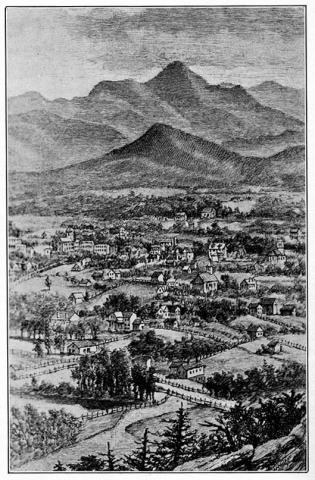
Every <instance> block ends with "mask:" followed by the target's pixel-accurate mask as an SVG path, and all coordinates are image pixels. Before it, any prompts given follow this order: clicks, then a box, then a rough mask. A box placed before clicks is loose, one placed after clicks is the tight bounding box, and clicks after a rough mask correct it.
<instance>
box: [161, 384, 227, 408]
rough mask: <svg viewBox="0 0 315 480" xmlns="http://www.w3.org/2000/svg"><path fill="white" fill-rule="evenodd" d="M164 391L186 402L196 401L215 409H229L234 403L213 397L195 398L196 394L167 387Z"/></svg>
mask: <svg viewBox="0 0 315 480" xmlns="http://www.w3.org/2000/svg"><path fill="white" fill-rule="evenodd" d="M166 393H167V394H168V395H172V396H175V397H179V398H182V399H183V400H187V401H188V402H191V403H197V404H198V405H204V406H207V407H212V408H215V409H217V410H223V411H229V410H230V409H231V406H232V405H234V402H231V403H230V404H228V403H227V402H224V401H222V400H215V399H207V400H206V399H204V398H200V397H199V398H197V397H196V396H192V395H186V394H184V393H180V392H177V391H176V390H172V389H170V388H168V389H167V390H166Z"/></svg>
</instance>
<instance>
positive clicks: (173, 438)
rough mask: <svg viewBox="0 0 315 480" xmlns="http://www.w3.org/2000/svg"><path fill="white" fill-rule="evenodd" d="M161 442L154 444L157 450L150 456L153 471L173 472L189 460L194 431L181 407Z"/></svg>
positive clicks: (194, 440)
mask: <svg viewBox="0 0 315 480" xmlns="http://www.w3.org/2000/svg"><path fill="white" fill-rule="evenodd" d="M162 436H163V437H164V438H163V440H161V441H160V442H155V443H156V445H157V449H156V451H155V453H154V455H153V456H152V462H153V465H154V470H174V468H176V467H177V466H178V465H180V464H181V463H184V462H185V461H187V460H190V459H191V457H192V455H193V452H194V450H195V447H196V441H197V435H196V431H192V430H191V427H190V422H189V419H188V413H187V412H185V411H184V408H183V405H181V407H180V409H179V410H178V412H177V418H176V419H174V420H172V421H171V422H170V426H169V427H167V428H166V430H165V431H164V432H163V434H162Z"/></svg>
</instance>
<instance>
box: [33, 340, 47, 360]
mask: <svg viewBox="0 0 315 480" xmlns="http://www.w3.org/2000/svg"><path fill="white" fill-rule="evenodd" d="M33 351H34V352H35V353H36V354H37V355H38V356H39V357H42V356H43V354H44V352H43V347H42V341H41V340H40V339H39V338H38V339H37V340H36V341H35V344H34V348H33Z"/></svg>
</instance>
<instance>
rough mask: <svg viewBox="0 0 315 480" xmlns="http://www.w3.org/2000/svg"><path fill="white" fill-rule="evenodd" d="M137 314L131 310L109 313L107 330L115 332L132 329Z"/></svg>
mask: <svg viewBox="0 0 315 480" xmlns="http://www.w3.org/2000/svg"><path fill="white" fill-rule="evenodd" d="M136 318H137V315H136V314H135V313H133V312H115V313H112V314H111V315H109V317H108V323H109V330H110V331H111V332H117V333H128V332H132V331H133V323H134V321H135V320H136Z"/></svg>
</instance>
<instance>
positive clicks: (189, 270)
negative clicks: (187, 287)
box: [182, 265, 191, 275]
mask: <svg viewBox="0 0 315 480" xmlns="http://www.w3.org/2000/svg"><path fill="white" fill-rule="evenodd" d="M182 270H183V273H187V274H188V275H190V274H191V266H190V265H184V266H183V269H182Z"/></svg>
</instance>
